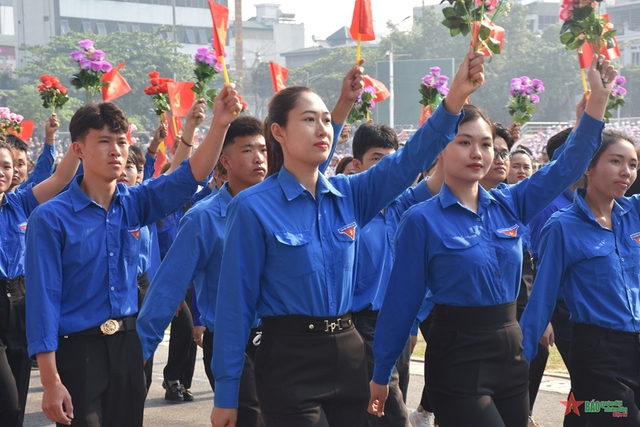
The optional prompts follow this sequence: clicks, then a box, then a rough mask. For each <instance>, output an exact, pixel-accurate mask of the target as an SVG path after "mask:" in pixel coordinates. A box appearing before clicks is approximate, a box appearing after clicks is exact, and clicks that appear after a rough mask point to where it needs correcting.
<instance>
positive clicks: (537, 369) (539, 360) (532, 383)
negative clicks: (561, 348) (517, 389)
mask: <svg viewBox="0 0 640 427" xmlns="http://www.w3.org/2000/svg"><path fill="white" fill-rule="evenodd" d="M520 292H522V289H520ZM523 312H524V307H520V305H518V313H517V319H518V321H520V317H522V313H523ZM547 360H549V347H547V346H546V345H542V344H540V343H538V352H537V353H536V356H535V357H534V358H533V360H532V361H531V363H529V415H531V413H532V412H533V405H534V403H535V402H536V397H537V396H538V391H539V390H540V383H541V382H542V377H543V376H544V370H545V368H546V367H547Z"/></svg>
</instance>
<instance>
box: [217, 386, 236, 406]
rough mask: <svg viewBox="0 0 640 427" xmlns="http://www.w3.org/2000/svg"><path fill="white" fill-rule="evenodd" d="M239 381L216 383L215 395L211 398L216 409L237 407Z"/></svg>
mask: <svg viewBox="0 0 640 427" xmlns="http://www.w3.org/2000/svg"><path fill="white" fill-rule="evenodd" d="M239 390H240V381H229V382H220V381H216V393H215V395H214V396H213V404H214V405H215V406H216V407H217V408H227V409H235V408H237V407H238V392H239Z"/></svg>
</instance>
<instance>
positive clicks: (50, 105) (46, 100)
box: [38, 74, 69, 114]
mask: <svg viewBox="0 0 640 427" xmlns="http://www.w3.org/2000/svg"><path fill="white" fill-rule="evenodd" d="M38 92H40V99H42V106H43V107H44V108H47V109H49V110H50V111H51V114H53V113H55V112H56V109H58V108H62V107H63V106H64V104H66V103H67V101H69V95H67V88H66V87H64V86H62V84H61V83H60V80H58V78H57V77H54V76H51V75H49V74H43V75H41V76H40V84H39V85H38Z"/></svg>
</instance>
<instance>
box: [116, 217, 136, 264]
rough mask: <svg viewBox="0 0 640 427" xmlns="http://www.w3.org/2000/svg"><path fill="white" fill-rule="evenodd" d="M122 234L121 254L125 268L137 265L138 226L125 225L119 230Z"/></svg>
mask: <svg viewBox="0 0 640 427" xmlns="http://www.w3.org/2000/svg"><path fill="white" fill-rule="evenodd" d="M120 235H121V236H122V240H121V242H122V255H123V257H124V262H125V264H126V266H127V268H130V267H132V266H135V267H136V268H137V267H138V262H139V260H140V227H139V226H136V227H127V228H122V229H121V230H120Z"/></svg>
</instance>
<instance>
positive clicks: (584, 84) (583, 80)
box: [580, 67, 589, 93]
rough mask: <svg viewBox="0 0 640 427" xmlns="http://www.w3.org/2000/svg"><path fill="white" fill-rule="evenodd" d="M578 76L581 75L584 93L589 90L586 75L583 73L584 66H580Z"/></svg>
mask: <svg viewBox="0 0 640 427" xmlns="http://www.w3.org/2000/svg"><path fill="white" fill-rule="evenodd" d="M580 77H582V89H584V93H587V92H589V87H588V86H587V77H586V76H585V74H584V68H582V67H580Z"/></svg>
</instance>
